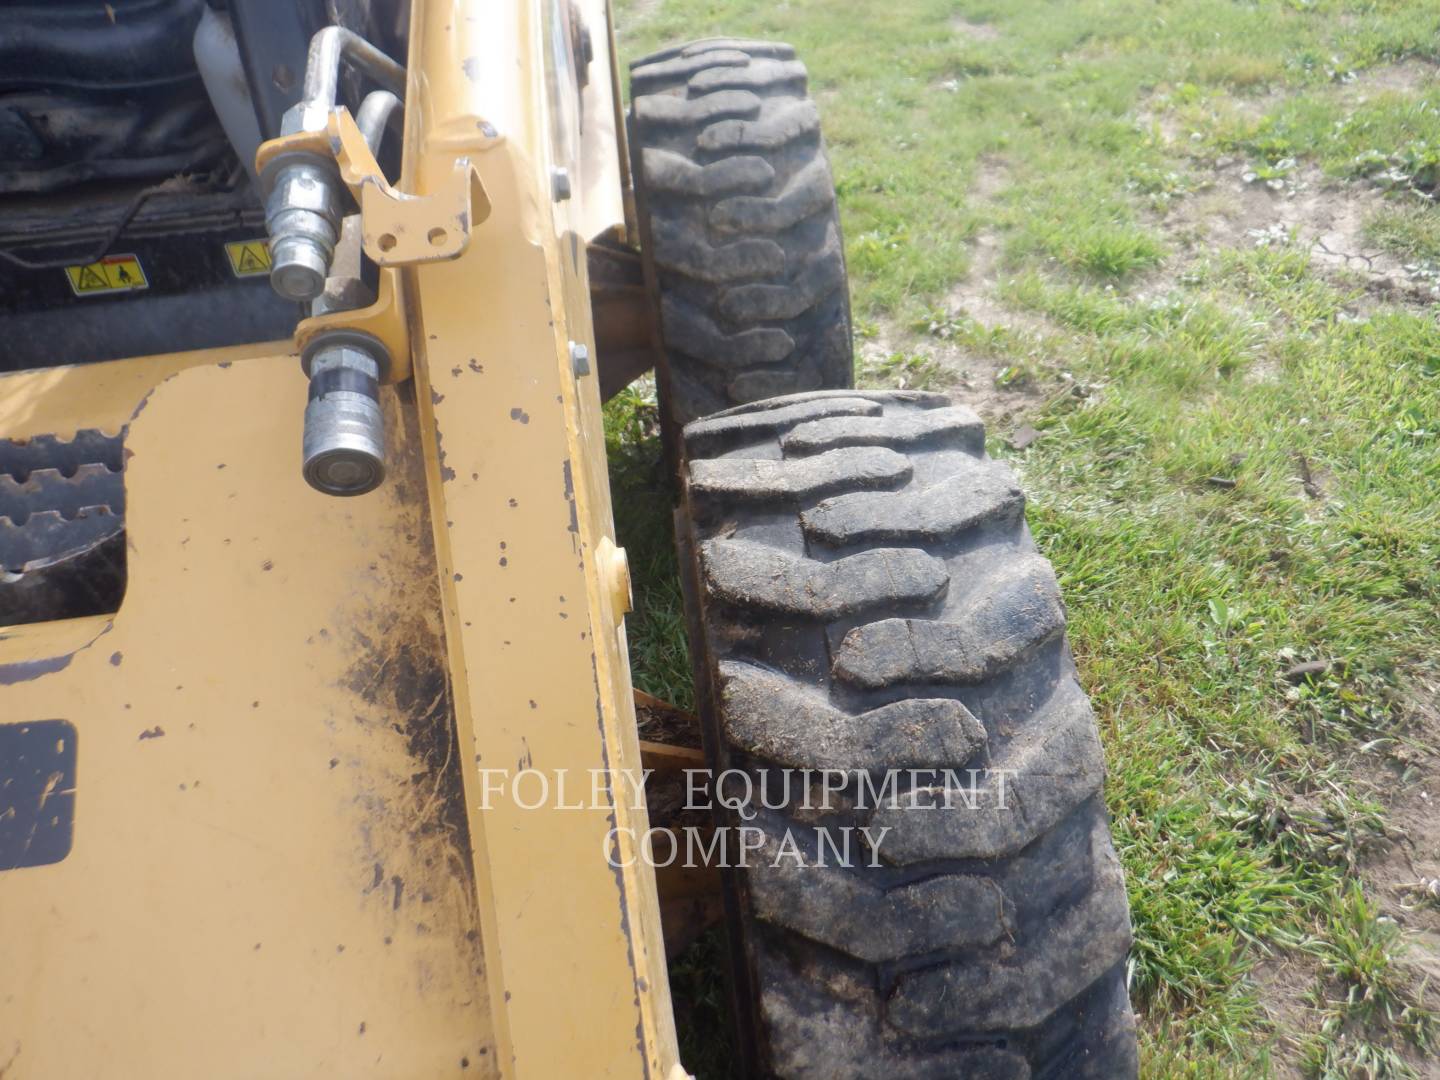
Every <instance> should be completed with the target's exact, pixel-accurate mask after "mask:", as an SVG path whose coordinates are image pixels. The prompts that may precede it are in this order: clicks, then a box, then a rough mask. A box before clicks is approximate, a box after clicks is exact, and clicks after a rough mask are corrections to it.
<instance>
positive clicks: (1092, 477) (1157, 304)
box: [609, 0, 1440, 1078]
mask: <svg viewBox="0 0 1440 1080" xmlns="http://www.w3.org/2000/svg"><path fill="white" fill-rule="evenodd" d="M628 10H629V8H628V6H626V5H622V7H621V10H620V15H619V22H620V27H621V33H622V49H623V51H624V52H625V53H626V54H627V55H629V56H636V55H639V54H641V53H643V52H644V51H646V50H648V49H649V48H651V47H654V46H656V45H658V44H659V43H661V42H664V41H670V40H681V39H686V38H695V37H700V36H704V35H706V34H711V33H720V32H725V33H733V34H739V35H746V36H756V37H778V38H782V39H785V40H789V41H791V42H793V43H794V44H795V45H796V46H797V47H798V48H800V50H801V52H802V55H803V56H804V57H805V59H806V61H807V63H808V65H809V67H810V71H811V75H812V90H813V91H814V92H815V93H816V95H817V97H818V99H819V101H820V105H821V111H822V116H823V119H824V122H825V127H826V133H827V138H828V140H829V143H830V147H831V152H832V159H833V163H834V167H835V173H836V180H837V184H838V187H839V190H840V192H841V208H842V217H843V224H844V227H845V234H846V242H847V255H848V259H849V267H850V272H851V287H852V292H853V300H854V308H855V314H856V330H857V338H858V339H859V340H860V341H861V342H862V343H863V342H865V341H866V340H867V339H873V338H875V337H876V336H877V335H878V333H879V331H880V330H881V329H882V328H886V329H888V331H889V333H888V335H887V340H891V341H895V342H896V343H897V345H896V349H897V351H895V352H893V353H889V354H887V355H884V356H878V357H872V358H871V359H870V360H869V361H868V362H867V363H866V365H864V366H863V367H862V369H861V377H862V379H863V380H868V381H870V382H871V384H872V385H886V386H895V385H898V384H902V383H903V384H904V385H910V386H917V387H925V388H931V389H946V388H948V387H949V386H952V385H954V376H953V373H952V371H951V369H950V368H949V367H947V365H946V364H945V363H944V362H942V360H941V359H939V355H940V354H939V352H938V350H937V349H936V348H932V347H930V346H931V345H937V346H938V345H940V344H943V345H944V346H945V347H946V348H947V349H952V350H953V349H956V348H959V349H961V350H963V351H964V352H965V353H967V354H971V355H974V356H983V357H986V358H988V359H989V360H990V362H991V366H992V367H998V370H999V372H1000V374H999V376H998V377H997V379H998V381H1001V382H1004V381H1005V380H1015V382H1014V386H1018V387H1025V386H1029V387H1031V388H1033V389H1035V390H1036V394H1035V397H1034V402H1035V403H1034V406H1033V408H1032V410H1031V412H1030V413H1029V414H1028V415H1027V416H1026V417H1025V419H1026V420H1027V422H1029V423H1031V424H1033V425H1034V426H1036V427H1038V428H1040V429H1041V430H1042V432H1043V433H1044V437H1043V438H1041V439H1040V440H1038V441H1036V442H1035V443H1034V444H1033V445H1031V446H1030V447H1029V449H1027V450H1026V451H1024V452H1023V453H1022V454H1009V452H1008V451H1007V450H1006V448H1005V447H1004V445H1003V444H1002V443H1001V441H1000V440H998V439H995V440H992V452H993V453H997V454H1009V456H1010V457H1011V458H1012V463H1013V464H1014V465H1015V466H1016V468H1017V469H1018V470H1019V471H1020V472H1021V473H1022V476H1023V479H1024V483H1025V486H1026V489H1027V491H1028V493H1029V495H1030V511H1029V518H1030V522H1031V526H1032V528H1033V529H1034V531H1035V534H1036V537H1037V539H1038V541H1039V543H1040V545H1041V547H1042V549H1043V550H1044V551H1045V553H1046V554H1047V555H1048V556H1049V557H1050V558H1051V559H1052V560H1053V562H1054V564H1055V567H1056V570H1057V572H1058V573H1059V575H1060V581H1061V586H1062V589H1063V591H1064V595H1065V597H1066V601H1067V604H1068V607H1069V612H1070V635H1071V641H1072V644H1073V646H1074V649H1075V652H1076V656H1077V659H1078V661H1079V663H1080V666H1081V672H1082V676H1083V679H1084V682H1085V685H1086V687H1087V689H1088V690H1089V692H1090V694H1091V696H1092V700H1093V701H1094V704H1095V708H1096V712H1097V716H1098V718H1099V721H1100V724H1101V730H1102V735H1103V737H1104V740H1105V744H1106V748H1107V754H1108V758H1109V762H1108V764H1109V775H1110V780H1109V787H1108V800H1109V804H1110V809H1111V813H1112V816H1113V821H1114V832H1115V838H1116V842H1117V846H1118V848H1119V850H1120V854H1121V857H1122V859H1123V861H1124V863H1125V866H1126V869H1127V872H1128V883H1129V890H1130V897H1131V904H1132V908H1133V913H1134V919H1135V934H1136V942H1135V948H1134V952H1133V955H1132V961H1131V991H1132V998H1133V1000H1134V1001H1135V1003H1136V1006H1137V1009H1138V1010H1139V1012H1140V1016H1141V1020H1142V1047H1143V1054H1144V1071H1145V1074H1146V1075H1147V1076H1151V1077H1206V1078H1209V1077H1245V1078H1249V1077H1255V1076H1265V1075H1269V1074H1270V1073H1271V1071H1272V1070H1276V1069H1278V1067H1279V1066H1280V1065H1282V1064H1284V1065H1285V1066H1286V1067H1295V1068H1299V1069H1301V1070H1302V1071H1303V1072H1304V1074H1305V1075H1307V1076H1312V1077H1324V1078H1339V1077H1352V1076H1355V1077H1377V1078H1378V1077H1403V1076H1410V1075H1415V1073H1416V1062H1417V1061H1419V1060H1420V1055H1421V1054H1422V1053H1424V1052H1425V1050H1424V1048H1426V1047H1428V1046H1430V1045H1431V1043H1432V1042H1433V1040H1434V1031H1433V1021H1432V1019H1431V1017H1430V1014H1429V1013H1428V1011H1427V1009H1426V1001H1425V1000H1422V999H1423V998H1424V997H1425V993H1424V990H1423V988H1422V987H1419V986H1416V985H1413V984H1411V983H1410V982H1408V981H1407V980H1406V978H1405V977H1404V969H1403V968H1402V967H1401V966H1400V965H1399V963H1398V962H1397V957H1398V955H1399V954H1400V952H1402V951H1403V949H1404V948H1405V935H1404V934H1402V933H1401V932H1399V930H1398V929H1397V928H1396V926H1395V924H1394V923H1393V922H1391V921H1389V920H1388V918H1387V917H1386V916H1384V914H1383V912H1382V907H1381V905H1382V902H1383V901H1384V900H1385V899H1386V897H1384V896H1382V895H1381V894H1380V892H1379V890H1376V889H1375V888H1374V887H1373V886H1368V888H1369V891H1368V892H1367V891H1366V889H1367V886H1365V885H1364V884H1363V876H1362V870H1363V868H1364V866H1365V865H1366V860H1367V858H1368V857H1369V856H1370V854H1371V853H1372V852H1373V851H1374V850H1375V849H1376V847H1377V845H1378V844H1379V843H1380V842H1381V841H1382V839H1383V837H1384V835H1385V829H1386V824H1385V809H1384V798H1385V797H1386V795H1387V794H1388V792H1387V791H1386V790H1384V786H1383V782H1381V781H1378V780H1376V779H1375V778H1379V777H1388V776H1389V775H1391V774H1390V773H1389V772H1388V771H1387V769H1388V766H1389V765H1390V764H1391V763H1392V758H1393V757H1395V756H1396V754H1397V752H1398V751H1399V750H1400V749H1401V748H1402V747H1403V746H1404V744H1405V743H1406V742H1407V741H1408V740H1410V739H1412V738H1413V737H1414V736H1413V732H1412V731H1411V730H1410V729H1409V728H1408V727H1407V725H1406V718H1407V713H1408V711H1409V710H1410V709H1411V707H1412V706H1413V704H1414V703H1413V701H1412V699H1411V698H1410V694H1411V692H1412V691H1411V687H1412V685H1413V676H1414V675H1416V674H1417V673H1419V672H1422V671H1433V670H1434V669H1435V668H1436V666H1437V665H1436V649H1435V643H1436V641H1437V640H1440V498H1437V494H1436V493H1437V491H1440V326H1437V322H1436V318H1435V315H1434V314H1433V312H1431V311H1427V310H1424V309H1420V308H1401V307H1389V306H1383V305H1380V304H1377V303H1376V302H1374V301H1371V300H1369V299H1368V298H1367V297H1366V296H1365V294H1364V292H1363V290H1362V289H1361V288H1360V287H1359V286H1358V284H1357V282H1356V281H1355V280H1352V279H1349V278H1346V277H1344V276H1343V275H1337V274H1335V273H1333V272H1332V273H1327V272H1325V271H1324V270H1323V268H1321V267H1319V266H1317V265H1315V264H1314V263H1313V262H1312V261H1311V259H1310V258H1309V256H1308V255H1307V253H1306V252H1305V251H1304V250H1303V249H1301V248H1299V247H1296V246H1292V245H1289V244H1285V243H1276V244H1274V245H1271V246H1268V247H1265V248H1257V247H1256V246H1254V245H1253V244H1252V243H1248V242H1244V243H1242V245H1241V246H1238V247H1228V248H1227V247H1225V246H1224V245H1215V244H1208V243H1201V244H1198V245H1193V246H1192V245H1186V244H1183V243H1180V242H1178V240H1177V238H1176V235H1175V233H1176V229H1175V227H1174V219H1172V214H1173V213H1174V211H1175V209H1176V208H1177V207H1183V206H1184V205H1185V204H1186V201H1187V200H1190V199H1192V198H1194V197H1195V196H1196V193H1197V192H1200V191H1202V190H1204V189H1205V188H1206V187H1207V186H1208V185H1210V184H1211V183H1212V180H1213V175H1214V173H1213V168H1214V163H1215V160H1216V159H1217V158H1218V157H1221V156H1224V155H1229V156H1232V157H1234V156H1239V157H1240V158H1243V159H1244V160H1245V161H1246V162H1247V163H1248V166H1249V167H1250V168H1253V169H1255V170H1256V171H1257V172H1258V173H1260V179H1262V180H1263V179H1266V178H1273V179H1277V180H1280V181H1282V182H1283V181H1284V180H1285V178H1287V177H1291V176H1293V175H1294V174H1295V172H1296V170H1297V169H1298V168H1300V167H1302V166H1305V165H1314V166H1317V167H1319V168H1321V169H1323V170H1324V171H1325V172H1327V173H1328V174H1329V175H1331V176H1332V177H1335V178H1337V179H1338V180H1341V181H1343V182H1347V183H1353V184H1356V185H1372V186H1378V187H1380V188H1383V189H1387V190H1389V191H1390V194H1389V196H1388V198H1387V200H1386V201H1385V203H1384V204H1383V205H1382V206H1381V207H1380V209H1379V210H1377V211H1376V212H1374V213H1372V215H1371V217H1370V218H1369V220H1368V221H1367V222H1366V223H1365V240H1366V242H1367V243H1369V244H1373V245H1374V246H1375V247H1377V248H1380V249H1382V250H1384V251H1387V252H1390V253H1393V254H1394V255H1396V256H1398V257H1400V258H1402V259H1406V260H1414V261H1417V262H1424V261H1428V260H1435V259H1437V258H1440V208H1437V207H1435V206H1434V205H1433V204H1432V203H1431V202H1430V200H1429V198H1428V196H1429V195H1430V193H1431V190H1432V189H1433V188H1434V187H1435V184H1436V176H1435V168H1436V162H1440V153H1437V152H1436V151H1435V150H1434V149H1433V148H1440V78H1437V77H1435V76H1433V75H1432V76H1431V77H1430V78H1428V79H1422V80H1420V82H1419V84H1418V85H1416V86H1414V87H1412V88H1411V89H1399V90H1396V89H1389V90H1386V89H1379V90H1376V91H1374V92H1371V91H1368V90H1366V89H1365V87H1366V82H1365V80H1366V79H1367V77H1368V76H1369V72H1370V70H1371V69H1375V68H1377V67H1380V66H1383V65H1388V64H1392V63H1397V62H1401V61H1410V62H1416V61H1420V60H1427V59H1428V60H1429V61H1435V60H1437V59H1440V8H1437V7H1436V6H1434V5H1429V4H1419V3H1410V2H1405V0H1251V2H1246V3H1237V2H1232V0H1164V2H1158V0H1073V2H1069V3H1064V4H1061V3H1057V2H1053V0H1003V2H1002V0H971V2H965V3H955V2H940V0H889V2H888V3H885V4H878V3H874V4H872V3H863V4H862V3H855V4H845V5H836V4H834V3H822V2H821V0H791V2H789V3H787V4H784V5H775V4H771V3H766V2H762V0H665V2H664V3H663V4H662V5H661V6H660V7H659V9H658V11H656V12H654V13H652V14H650V15H648V16H646V17H645V18H644V19H642V20H638V21H635V22H634V23H633V25H627V22H626V16H627V12H628ZM957 15H963V16H964V17H965V18H966V19H967V20H969V21H970V22H972V23H989V24H991V25H992V26H993V27H994V28H995V29H996V30H997V31H998V37H997V38H995V40H993V41H982V40H978V39H976V38H973V37H971V36H967V35H964V34H957V33H955V32H953V31H952V29H951V27H950V20H951V19H952V18H953V17H955V16H957ZM1165 130H1170V131H1172V134H1171V135H1168V136H1167V135H1166V134H1165V133H1164V132H1165ZM1265 170H1268V172H1267V171H1265ZM997 176H998V177H1000V178H1001V182H995V178H996V177H997ZM981 178H985V179H986V180H987V182H986V183H985V184H984V188H985V191H986V192H987V194H986V196H985V197H977V196H976V195H975V194H974V187H975V185H976V183H977V180H979V179H981ZM982 232H988V233H989V234H990V235H992V236H994V237H996V238H997V239H998V240H999V243H1000V250H1001V253H1002V254H1001V261H1000V266H999V268H998V269H999V274H998V276H997V280H996V281H995V282H994V283H993V293H994V299H996V300H997V301H998V302H1000V303H1002V304H1004V305H1005V306H1007V307H1009V308H1010V309H1012V310H1014V311H1016V312H1020V313H1024V314H1025V316H1026V317H1027V318H1028V319H1029V320H1030V321H1031V322H1033V323H1035V324H1036V325H1038V326H1039V327H1041V329H1039V330H1037V331H1035V332H1033V333H1032V332H1029V331H1018V330H1014V329H1009V328H1006V327H1003V326H1002V327H994V326H989V327H987V326H982V325H980V324H979V323H976V322H975V321H974V320H973V319H970V318H968V317H967V316H966V315H964V314H963V313H959V314H957V313H956V312H955V311H954V310H953V309H952V308H951V307H950V306H949V305H948V304H947V299H946V297H947V293H948V291H949V290H950V289H951V288H952V287H953V286H954V285H955V284H956V283H957V282H959V281H961V280H963V279H964V278H965V277H966V275H967V273H968V272H969V270H970V260H971V257H972V255H973V253H974V251H975V250H976V243H975V242H976V238H977V237H978V236H980V235H981V233H982ZM917 342H918V344H917ZM1062 373H1063V375H1062ZM1067 379H1068V381H1066V380H1067ZM1070 386H1084V387H1087V388H1088V389H1087V391H1086V393H1085V394H1083V395H1080V394H1076V393H1070V392H1068V391H1067V389H1066V388H1067V387H1070ZM961 397H962V399H963V392H961ZM609 416H610V419H611V425H612V432H613V439H612V454H613V455H614V457H613V458H612V460H613V461H614V470H615V477H616V491H617V513H618V515H619V517H620V519H621V521H620V525H621V540H622V542H623V543H625V544H626V545H627V546H628V547H629V549H630V552H631V557H632V565H634V566H635V567H636V577H637V581H638V583H639V584H638V587H637V591H638V593H639V609H638V611H637V613H636V614H635V615H634V616H632V618H631V622H630V639H631V644H632V648H633V649H634V667H635V672H636V680H637V683H638V684H639V685H641V686H642V687H644V688H646V689H649V690H651V691H652V692H655V693H657V694H661V695H665V696H670V697H672V698H674V699H676V700H680V701H688V700H689V695H690V689H689V673H688V672H689V669H688V666H687V664H688V661H687V660H686V659H685V655H684V645H683V621H682V617H681V609H680V600H679V595H678V591H677V590H676V588H675V586H674V584H673V567H674V563H673V556H671V555H670V554H669V546H668V545H669V536H668V522H667V521H666V520H665V519H664V517H663V516H657V515H656V514H654V513H652V512H651V511H649V510H646V509H645V507H646V506H648V505H653V504H656V503H658V502H659V501H660V500H658V499H657V497H656V492H657V485H658V477H659V476H660V475H661V474H660V471H659V469H658V467H657V465H656V464H655V462H656V461H657V459H658V446H657V444H656V442H655V440H654V438H653V434H652V433H651V432H650V431H649V428H648V425H649V424H650V422H651V421H650V419H649V418H650V417H653V408H652V406H651V405H650V404H648V403H647V402H646V400H645V399H644V396H643V394H631V395H627V396H626V397H625V398H623V399H622V400H621V401H620V402H619V403H618V404H617V405H614V406H612V407H611V408H610V412H609ZM992 434H993V433H992ZM1307 484H1308V488H1307ZM647 500H648V501H647ZM1314 659H1324V660H1330V661H1333V662H1332V664H1331V666H1330V668H1329V669H1328V670H1327V671H1326V672H1325V673H1323V674H1321V675H1319V676H1317V677H1315V678H1312V679H1309V680H1307V681H1302V682H1300V683H1298V684H1297V683H1292V682H1291V681H1289V680H1287V679H1286V678H1284V677H1283V676H1284V672H1285V670H1286V669H1287V668H1288V667H1289V666H1291V665H1292V664H1295V663H1297V662H1301V661H1307V660H1314ZM1391 899H1393V898H1391ZM1280 958H1284V959H1285V960H1286V962H1287V963H1289V964H1291V965H1298V966H1299V970H1301V971H1302V972H1303V974H1304V978H1305V979H1306V980H1308V982H1307V985H1306V987H1304V988H1303V991H1304V992H1303V994H1301V995H1300V996H1301V999H1302V1000H1301V1002H1300V1003H1299V1004H1298V1005H1296V1006H1295V1010H1294V1012H1293V1015H1291V1016H1289V1017H1288V1018H1287V1021H1286V1024H1285V1025H1284V1027H1283V1028H1282V1029H1279V1030H1277V1029H1276V1028H1275V1027H1273V1026H1272V1025H1271V1024H1270V1023H1269V1022H1268V1021H1267V1018H1266V1012H1265V1009H1264V1008H1263V1007H1262V1006H1263V999H1264V993H1263V992H1262V990H1261V988H1260V985H1259V983H1258V982H1257V981H1256V979H1257V976H1256V972H1257V968H1258V967H1260V966H1261V965H1268V964H1272V963H1274V962H1277V961H1278V959H1280ZM693 967H694V966H693V964H692V965H691V967H690V968H687V975H686V977H687V979H693V977H694V970H693ZM687 985H688V984H687ZM1432 996H1433V995H1432ZM1431 1004H1433V1002H1431ZM687 1045H694V1044H693V1043H692V1044H687ZM705 1047H708V1049H706V1048H705ZM705 1047H702V1048H701V1050H698V1051H692V1053H702V1054H703V1055H710V1056H709V1057H707V1058H706V1062H707V1063H706V1064H705V1072H706V1074H707V1075H723V1065H717V1064H714V1060H713V1058H714V1054H715V1053H718V1052H717V1051H715V1050H714V1046H713V1045H711V1044H705ZM721 1056H723V1054H721ZM687 1060H688V1059H687Z"/></svg>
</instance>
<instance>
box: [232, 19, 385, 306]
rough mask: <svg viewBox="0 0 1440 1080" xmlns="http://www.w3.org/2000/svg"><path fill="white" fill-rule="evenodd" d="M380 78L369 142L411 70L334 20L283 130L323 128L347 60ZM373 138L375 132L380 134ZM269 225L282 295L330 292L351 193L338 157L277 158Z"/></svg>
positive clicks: (316, 46)
mask: <svg viewBox="0 0 1440 1080" xmlns="http://www.w3.org/2000/svg"><path fill="white" fill-rule="evenodd" d="M342 56H344V57H347V58H348V59H349V61H350V63H351V64H352V66H354V67H355V68H357V69H358V70H359V71H361V72H363V73H364V74H366V75H368V76H369V77H370V78H372V79H374V80H375V81H376V82H378V83H379V84H380V85H381V86H382V87H383V88H384V89H383V91H381V92H377V93H383V96H377V94H371V95H370V96H369V98H367V99H366V101H365V102H364V103H363V104H362V106H361V113H362V117H363V119H364V123H363V124H362V125H361V128H362V130H364V131H365V132H366V137H367V141H369V142H370V143H371V145H372V147H373V146H375V145H377V144H378V139H379V136H380V135H381V134H382V133H383V131H384V128H385V123H386V121H387V120H388V119H389V116H390V113H391V111H392V110H393V109H394V107H395V106H396V105H398V104H399V98H398V97H397V96H396V95H398V94H402V93H404V92H405V69H404V68H402V67H401V66H400V65H399V64H397V63H395V61H394V60H391V59H390V58H389V57H388V56H386V55H385V54H384V53H382V52H380V50H378V49H377V48H375V46H373V45H371V44H370V43H369V42H368V41H366V40H365V39H364V38H362V37H360V36H358V35H357V34H355V33H354V32H353V31H351V30H346V29H344V28H342V27H339V26H327V27H325V28H324V29H323V30H321V31H320V32H319V33H317V34H316V35H315V36H314V37H313V38H312V39H311V41H310V51H309V55H308V57H307V59H306V65H305V92H304V96H303V97H302V99H301V100H300V102H299V103H298V104H296V105H294V106H292V107H291V108H290V109H288V110H286V112H285V115H284V116H283V117H282V118H281V121H280V134H281V135H282V136H284V135H295V134H298V133H299V132H302V131H323V130H324V129H325V126H326V124H327V122H328V119H329V115H330V111H331V110H332V109H333V108H334V107H335V102H336V93H337V91H338V88H339V79H340V58H341V57H342ZM372 136H373V138H372ZM260 183H261V189H262V190H263V191H264V192H265V193H266V196H265V228H266V230H267V231H268V232H269V233H270V265H271V269H270V284H271V285H272V286H273V287H274V289H275V291H276V292H278V293H279V294H280V295H281V296H284V297H286V298H287V299H290V300H298V301H302V302H309V301H311V300H314V299H315V298H316V297H318V296H319V295H320V294H321V293H322V292H324V291H325V278H326V277H327V276H328V275H329V270H330V262H331V260H332V259H333V258H334V256H335V242H336V240H337V239H338V238H339V235H340V216H341V213H342V207H343V206H344V205H345V200H344V198H343V195H344V191H343V188H342V185H341V183H340V174H339V171H338V170H337V169H336V167H335V162H334V161H333V160H331V159H328V158H325V157H322V156H321V155H319V154H314V153H308V152H304V151H297V152H294V153H289V154H281V155H280V156H278V157H276V158H274V159H272V160H271V161H270V162H269V163H268V164H267V165H266V167H265V170H264V172H263V173H262V174H261V176H260Z"/></svg>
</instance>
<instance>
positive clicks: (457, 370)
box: [450, 365, 461, 379]
mask: <svg viewBox="0 0 1440 1080" xmlns="http://www.w3.org/2000/svg"><path fill="white" fill-rule="evenodd" d="M460 371H461V368H460V367H459V366H458V365H457V366H456V367H452V368H451V369H450V374H451V375H452V376H453V377H454V378H457V379H458V378H459V377H460Z"/></svg>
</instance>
